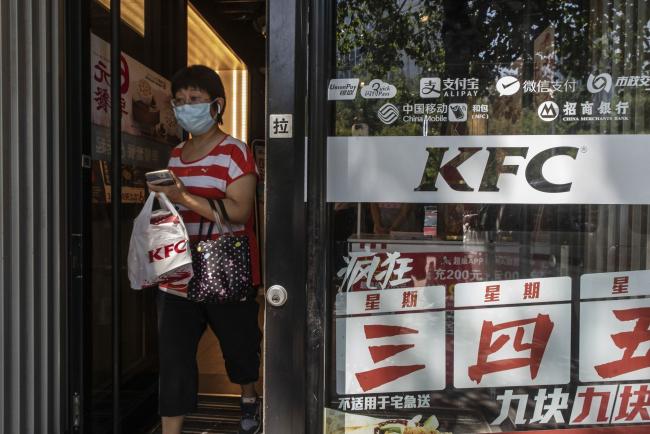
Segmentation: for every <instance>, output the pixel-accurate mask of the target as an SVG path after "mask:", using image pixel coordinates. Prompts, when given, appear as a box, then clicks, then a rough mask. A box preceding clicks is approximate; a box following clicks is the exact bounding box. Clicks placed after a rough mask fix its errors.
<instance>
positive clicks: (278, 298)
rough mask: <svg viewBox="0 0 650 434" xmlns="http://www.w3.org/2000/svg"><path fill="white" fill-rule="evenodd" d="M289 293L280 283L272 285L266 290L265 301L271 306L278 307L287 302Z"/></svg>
mask: <svg viewBox="0 0 650 434" xmlns="http://www.w3.org/2000/svg"><path fill="white" fill-rule="evenodd" d="M288 297H289V294H288V293H287V290H286V289H284V286H282V285H273V286H271V287H270V288H269V289H267V290H266V301H267V302H268V303H269V304H270V305H271V306H273V307H280V306H282V305H284V303H286V302H287V298H288Z"/></svg>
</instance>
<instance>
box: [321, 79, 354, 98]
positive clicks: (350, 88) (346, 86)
mask: <svg viewBox="0 0 650 434" xmlns="http://www.w3.org/2000/svg"><path fill="white" fill-rule="evenodd" d="M358 88H359V79H358V78H334V79H332V80H330V83H329V86H328V87H327V99H328V100H330V101H336V100H352V99H354V98H356V96H357V89H358Z"/></svg>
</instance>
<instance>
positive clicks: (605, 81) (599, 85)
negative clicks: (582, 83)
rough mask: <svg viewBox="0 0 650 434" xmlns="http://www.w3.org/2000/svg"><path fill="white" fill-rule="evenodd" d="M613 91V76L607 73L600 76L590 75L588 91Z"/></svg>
mask: <svg viewBox="0 0 650 434" xmlns="http://www.w3.org/2000/svg"><path fill="white" fill-rule="evenodd" d="M611 89H612V76H611V75H609V74H607V73H606V72H603V73H600V74H598V75H594V74H589V79H587V90H588V91H589V92H591V93H599V92H602V91H603V90H604V91H605V92H609V91H610V90H611Z"/></svg>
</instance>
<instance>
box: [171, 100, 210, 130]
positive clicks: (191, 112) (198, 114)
mask: <svg viewBox="0 0 650 434" xmlns="http://www.w3.org/2000/svg"><path fill="white" fill-rule="evenodd" d="M214 101H216V99H215V100H214ZM214 101H212V102H204V103H201V104H183V105H180V106H178V107H174V114H175V115H176V120H177V121H178V123H179V125H180V126H181V127H183V129H184V130H185V131H187V132H188V133H190V134H192V135H193V136H196V135H201V134H205V133H207V132H208V131H209V130H210V128H212V126H213V125H214V124H216V123H217V121H216V120H215V119H214V118H213V117H212V115H211V114H210V107H211V106H212V104H213V103H214ZM220 111H221V107H220V106H219V105H217V114H219V112H220Z"/></svg>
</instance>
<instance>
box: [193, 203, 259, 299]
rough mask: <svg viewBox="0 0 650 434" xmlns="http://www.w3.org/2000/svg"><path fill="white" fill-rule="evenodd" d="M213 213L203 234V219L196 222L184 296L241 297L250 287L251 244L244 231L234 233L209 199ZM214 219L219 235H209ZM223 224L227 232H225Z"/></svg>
mask: <svg viewBox="0 0 650 434" xmlns="http://www.w3.org/2000/svg"><path fill="white" fill-rule="evenodd" d="M208 202H209V203H210V207H211V208H212V212H213V214H214V217H215V221H214V222H210V226H209V228H208V233H207V234H206V236H205V238H202V237H203V222H204V219H203V218H201V224H200V225H199V237H200V240H199V242H198V243H197V244H196V245H195V246H193V248H192V267H193V268H194V277H193V278H192V280H191V281H190V283H189V288H188V291H187V298H188V299H189V300H193V301H199V302H204V303H232V302H238V301H244V300H246V298H247V297H248V295H249V294H250V291H251V285H252V280H251V265H250V248H249V244H248V236H247V235H245V234H244V235H236V234H235V233H234V232H233V230H232V226H231V225H230V222H229V221H227V220H226V219H225V218H224V216H223V213H222V211H221V209H219V208H217V206H216V205H215V203H214V200H208ZM215 222H216V223H217V225H218V226H219V233H220V234H221V236H219V238H217V239H214V240H213V239H212V230H213V228H214V224H215ZM224 226H225V227H226V228H227V229H228V232H227V233H226V232H224V230H223V228H224Z"/></svg>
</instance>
